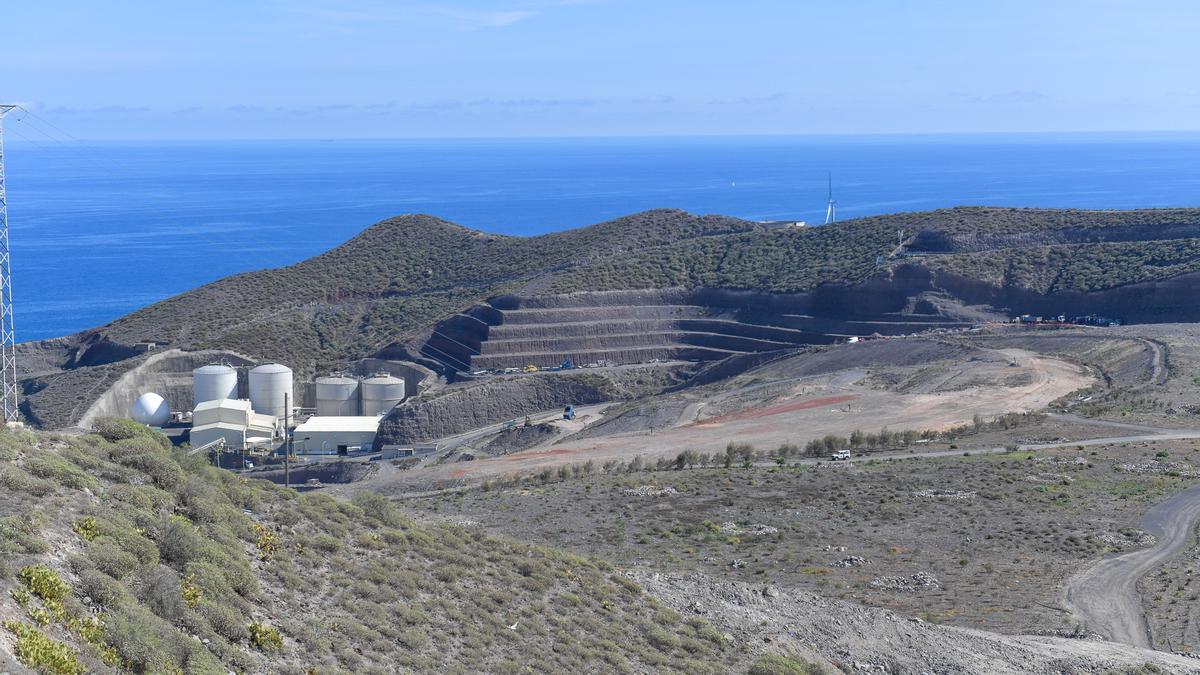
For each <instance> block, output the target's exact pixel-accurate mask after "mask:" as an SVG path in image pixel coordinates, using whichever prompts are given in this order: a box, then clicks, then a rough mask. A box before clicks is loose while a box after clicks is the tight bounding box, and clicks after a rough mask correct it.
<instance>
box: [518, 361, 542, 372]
mask: <svg viewBox="0 0 1200 675" xmlns="http://www.w3.org/2000/svg"><path fill="white" fill-rule="evenodd" d="M539 370H541V368H538V367H537V366H535V365H533V364H532V363H531V364H529V365H527V366H525V368H523V369H522V371H521V372H523V373H536V372H538V371H539Z"/></svg>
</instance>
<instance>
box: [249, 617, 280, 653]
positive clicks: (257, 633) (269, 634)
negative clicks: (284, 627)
mask: <svg viewBox="0 0 1200 675" xmlns="http://www.w3.org/2000/svg"><path fill="white" fill-rule="evenodd" d="M248 630H249V632H250V644H252V645H254V646H255V647H258V648H259V649H261V650H263V651H272V652H277V651H279V650H280V649H283V638H282V637H281V636H280V635H279V629H278V628H275V627H274V626H268V625H266V624H264V623H260V622H258V621H255V622H254V623H251V624H250V626H249V628H248Z"/></svg>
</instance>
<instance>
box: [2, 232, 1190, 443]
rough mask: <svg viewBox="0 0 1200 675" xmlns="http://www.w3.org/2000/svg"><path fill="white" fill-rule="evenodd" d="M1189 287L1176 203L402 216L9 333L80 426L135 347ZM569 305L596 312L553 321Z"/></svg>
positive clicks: (274, 342) (287, 355)
mask: <svg viewBox="0 0 1200 675" xmlns="http://www.w3.org/2000/svg"><path fill="white" fill-rule="evenodd" d="M1197 286H1200V210H1195V209H1170V210H1145V211H1097V212H1092V211H1054V210H1034V209H1004V208H955V209H945V210H940V211H931V212H925V213H906V214H896V215H889V216H877V217H871V218H862V219H857V220H850V221H844V222H839V223H835V224H833V225H830V226H822V227H811V228H769V227H766V226H763V225H760V224H757V223H752V222H748V221H744V220H738V219H736V218H729V217H723V216H695V215H692V214H688V213H684V212H682V211H672V210H658V211H648V212H645V213H640V214H635V215H632V216H628V217H625V218H619V219H616V220H612V221H608V222H605V223H600V224H598V225H593V226H590V227H585V228H580V229H575V230H568V231H564V232H558V233H554V234H547V235H542V236H537V237H510V236H502V235H495V234H489V233H486V232H478V231H473V230H468V229H466V228H463V227H460V226H457V225H454V224H453V223H448V222H446V221H444V220H440V219H438V218H434V217H431V216H423V215H407V216H401V217H398V218H393V219H390V220H386V221H383V222H381V223H378V224H376V225H374V226H372V227H370V228H368V229H367V230H365V231H364V232H363V233H362V234H360V235H359V236H357V237H355V238H354V239H352V240H350V241H348V242H346V243H345V244H343V245H342V246H339V247H337V248H335V249H333V250H331V251H329V252H327V253H325V254H322V255H320V256H317V257H315V258H312V259H310V260H306V261H304V262H301V263H298V264H296V265H292V266H289V267H284V268H280V269H272V270H262V271H258V272H251V273H247V274H240V275H236V276H232V277H228V278H226V279H221V280H219V281H216V282H213V283H211V284H208V285H206V286H203V287H201V288H198V289H196V290H194V291H190V292H188V293H184V294H181V295H179V296H176V297H174V298H170V299H168V300H165V301H163V302H159V303H156V304H154V305H151V306H149V307H146V308H144V309H142V310H139V311H137V312H134V313H132V314H130V315H128V316H126V317H123V318H121V319H118V320H116V321H114V322H112V323H110V324H108V325H105V326H101V327H98V328H95V329H91V330H88V331H84V332H82V333H79V334H77V335H73V336H67V337H64V338H60V339H55V340H47V341H43V342H39V343H35V344H26V345H22V346H21V354H20V357H21V358H20V363H22V364H23V365H22V368H23V369H24V370H23V375H22V376H23V377H24V381H23V390H24V395H25V397H24V402H23V407H22V410H23V413H24V415H25V417H26V418H27V419H28V420H29V421H31V422H33V423H35V424H39V425H42V426H47V427H57V426H66V425H70V424H72V423H75V422H77V421H78V420H79V418H80V416H81V415H82V414H83V411H85V410H87V409H88V408H89V406H90V404H91V402H92V401H94V400H95V399H96V398H97V397H100V396H102V395H103V394H104V392H105V391H106V389H107V387H109V386H110V385H111V383H113V382H114V381H116V380H117V379H119V378H120V377H121V376H122V375H123V374H124V373H125V372H127V371H128V370H129V369H131V368H133V367H134V366H135V365H136V364H137V363H140V362H141V361H143V360H144V358H145V355H144V354H141V353H140V352H139V351H138V349H137V344H138V343H141V342H154V343H156V344H158V345H161V346H167V347H170V348H177V349H183V350H197V349H222V350H229V351H233V352H237V353H239V354H244V355H246V356H247V357H249V358H252V359H270V360H276V361H281V362H283V363H286V364H288V365H289V366H291V367H292V368H293V369H294V370H295V371H296V373H297V375H298V376H299V377H301V378H304V377H307V376H311V375H314V374H317V373H320V372H323V371H328V370H331V369H335V368H343V367H346V366H347V365H348V364H350V363H352V362H354V361H357V360H359V359H363V358H368V357H372V356H378V357H382V358H393V359H394V358H401V359H404V358H414V359H425V360H427V361H428V363H429V365H437V363H441V364H442V365H441V367H442V368H444V369H448V370H462V369H466V368H468V367H470V368H475V367H492V366H501V365H504V366H506V367H507V366H511V365H521V366H524V365H527V364H528V363H529V362H530V361H533V360H534V359H535V358H536V359H538V360H541V361H535V362H536V363H537V365H549V364H550V363H557V362H559V361H561V358H560V357H564V356H568V355H575V356H577V357H579V358H576V361H578V362H584V363H586V362H588V361H590V360H598V359H604V360H610V361H616V362H630V361H638V360H642V359H654V358H691V359H711V358H716V357H719V356H720V355H722V354H731V353H738V352H752V351H759V350H764V349H771V348H775V347H776V346H777V345H779V344H782V345H790V344H798V343H809V342H821V341H828V340H829V339H833V338H835V337H836V336H839V335H869V334H872V333H876V332H878V333H881V334H889V333H896V332H900V333H907V332H913V331H914V330H916V329H920V328H922V327H924V324H929V325H961V324H963V323H969V322H972V321H977V320H980V319H984V318H995V317H1000V316H1007V315H1012V314H1019V313H1024V312H1031V313H1037V314H1059V313H1068V314H1087V313H1097V314H1104V315H1107V316H1115V317H1118V318H1121V319H1123V320H1125V321H1127V322H1172V321H1200V304H1197V303H1195V302H1194V301H1193V300H1192V298H1194V295H1195V291H1196V289H1197ZM601 291H626V292H631V291H638V292H649V295H647V296H646V297H644V298H643V297H639V296H633V297H627V298H625V299H617V300H614V301H611V302H609V301H608V300H607V299H604V300H603V301H602V300H601V298H602V296H600V295H597V293H598V292H601ZM656 294H658V296H657V297H656ZM600 308H602V311H601V309H600ZM570 310H576V311H574V312H573V313H572V312H571V311H570ZM583 316H595V317H596V318H595V319H591V320H590V321H576V320H571V318H572V317H575V318H580V317H583ZM531 357H532V358H531ZM542 359H548V360H542Z"/></svg>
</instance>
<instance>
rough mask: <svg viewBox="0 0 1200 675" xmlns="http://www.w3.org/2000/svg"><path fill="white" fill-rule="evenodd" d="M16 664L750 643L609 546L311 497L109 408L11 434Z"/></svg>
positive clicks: (509, 659)
mask: <svg viewBox="0 0 1200 675" xmlns="http://www.w3.org/2000/svg"><path fill="white" fill-rule="evenodd" d="M0 486H2V487H0V489H2V490H3V494H4V495H5V498H4V499H3V500H0V619H3V624H2V625H3V627H2V628H0V668H3V667H4V663H5V660H6V658H7V659H9V660H16V661H20V662H22V663H23V664H25V665H26V666H29V667H31V668H35V669H39V670H41V671H42V672H48V673H62V674H74V673H81V672H84V671H87V672H152V673H170V672H186V673H225V672H230V671H236V672H274V673H313V672H321V673H331V672H354V673H362V672H397V671H403V672H412V671H417V672H525V669H526V667H530V666H532V667H535V668H537V669H539V670H543V671H546V672H599V671H604V672H616V671H624V672H650V671H683V670H688V671H691V672H711V673H721V672H730V670H731V669H737V668H739V667H743V668H744V666H743V665H741V664H743V663H744V662H747V661H748V660H749V659H750V658H751V656H750V655H748V654H747V653H746V652H745V651H743V650H740V649H734V648H733V647H732V645H730V644H729V643H728V642H727V641H726V640H725V639H724V638H722V636H721V635H719V634H718V633H717V632H716V631H714V630H713V629H712V628H711V627H710V626H709V625H708V624H707V623H706V622H704V621H703V620H700V619H697V618H685V617H683V616H681V615H680V614H678V613H676V612H674V611H671V610H669V609H667V608H665V607H663V606H661V605H659V604H658V603H657V602H655V601H654V600H653V599H651V598H649V597H648V596H646V595H645V594H644V593H643V592H642V590H641V588H640V587H639V586H638V585H637V584H635V583H633V582H632V581H629V580H628V579H627V578H626V577H625V576H624V575H623V574H622V573H621V572H619V571H617V570H615V569H614V568H613V567H612V566H610V565H608V564H607V563H605V562H603V561H599V560H594V559H589V558H583V557H580V556H576V555H571V554H568V553H564V552H562V551H559V550H555V549H550V548H546V547H542V546H535V545H530V544H528V543H525V542H517V541H512V540H507V539H498V538H494V537H489V536H486V535H484V534H483V533H482V532H481V531H480V530H478V529H470V528H464V527H459V526H453V525H421V524H417V523H415V522H413V521H411V520H409V519H407V518H405V517H403V516H402V515H401V514H400V513H398V512H397V510H396V508H395V507H394V506H393V505H392V504H391V503H390V502H388V501H387V500H385V499H382V498H378V497H373V496H369V495H367V496H362V497H359V498H356V499H355V500H354V502H353V503H351V502H344V501H336V500H334V499H332V498H330V497H327V496H324V495H321V494H315V493H307V494H298V493H296V492H295V491H292V490H285V489H283V488H280V487H276V486H274V485H273V484H271V483H266V482H260V481H256V480H247V479H245V478H240V477H238V476H236V475H234V474H232V473H229V472H227V471H223V470H218V469H214V468H211V467H209V466H207V465H206V464H205V461H204V459H203V458H202V457H187V456H186V455H183V454H181V453H180V452H178V451H175V452H172V451H171V450H170V449H169V447H168V444H167V443H166V439H165V438H163V437H161V436H159V435H157V434H154V433H153V432H150V431H149V430H147V429H145V428H138V427H137V426H136V425H133V424H132V423H120V422H115V421H108V422H104V423H102V424H101V427H100V434H93V435H87V436H78V437H70V438H63V437H57V436H51V435H44V434H36V433H28V432H23V433H14V432H10V431H7V430H0Z"/></svg>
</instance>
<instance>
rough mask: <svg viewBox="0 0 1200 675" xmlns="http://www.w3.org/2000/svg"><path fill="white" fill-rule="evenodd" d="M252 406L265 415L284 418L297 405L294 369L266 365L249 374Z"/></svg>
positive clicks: (276, 364)
mask: <svg viewBox="0 0 1200 675" xmlns="http://www.w3.org/2000/svg"><path fill="white" fill-rule="evenodd" d="M248 379H249V382H248V385H249V387H248V388H249V390H250V406H251V407H252V408H254V412H256V413H260V414H263V415H273V416H275V417H283V416H284V415H285V414H286V413H287V412H288V410H287V409H288V407H289V406H293V405H295V403H296V402H295V399H294V396H295V394H293V393H292V369H291V368H288V367H287V366H284V365H280V364H278V363H264V364H263V365H261V366H258V367H256V368H252V369H251V370H250V374H249V377H248Z"/></svg>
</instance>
